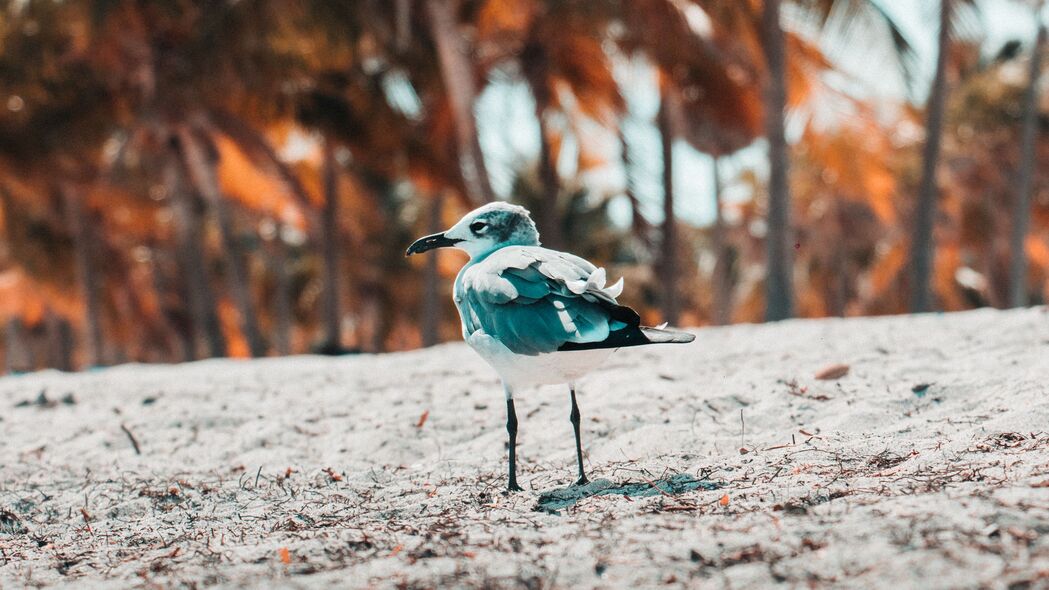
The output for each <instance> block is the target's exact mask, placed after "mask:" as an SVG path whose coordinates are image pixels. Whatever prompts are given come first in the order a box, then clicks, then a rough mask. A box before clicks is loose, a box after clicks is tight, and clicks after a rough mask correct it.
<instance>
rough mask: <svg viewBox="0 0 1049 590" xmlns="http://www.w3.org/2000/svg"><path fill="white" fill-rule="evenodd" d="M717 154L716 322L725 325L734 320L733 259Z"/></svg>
mask: <svg viewBox="0 0 1049 590" xmlns="http://www.w3.org/2000/svg"><path fill="white" fill-rule="evenodd" d="M719 160H720V158H718V157H717V156H715V157H713V158H711V172H712V176H713V180H712V182H711V184H712V185H713V192H714V231H713V234H714V235H713V241H714V256H715V262H714V277H713V289H714V323H715V324H716V325H719V326H724V325H726V324H729V323H731V321H732V261H731V259H730V257H731V250H730V249H729V246H728V236H726V228H725V215H724V213H725V212H724V204H723V203H722V202H721V188H722V187H721V170H720V168H721V167H720V166H719Z"/></svg>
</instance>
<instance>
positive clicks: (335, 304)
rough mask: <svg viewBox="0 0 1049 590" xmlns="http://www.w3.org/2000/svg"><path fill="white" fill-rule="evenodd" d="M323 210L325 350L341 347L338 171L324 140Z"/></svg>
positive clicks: (329, 147) (335, 350)
mask: <svg viewBox="0 0 1049 590" xmlns="http://www.w3.org/2000/svg"><path fill="white" fill-rule="evenodd" d="M323 149H324V161H323V164H322V168H323V171H322V174H323V177H324V211H323V212H322V215H321V225H322V230H323V231H322V234H323V236H324V237H323V239H322V242H321V243H322V247H321V248H322V254H323V258H324V301H323V304H322V309H323V313H322V314H321V316H322V324H323V326H324V340H323V342H322V344H321V346H320V350H321V351H322V352H324V353H325V354H339V353H340V352H341V351H342V337H341V336H342V313H341V312H340V311H339V302H340V300H339V243H340V242H339V176H338V174H339V172H338V162H336V160H335V148H334V146H332V144H331V142H330V141H326V142H324V148H323Z"/></svg>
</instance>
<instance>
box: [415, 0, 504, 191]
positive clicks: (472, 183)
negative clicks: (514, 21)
mask: <svg viewBox="0 0 1049 590" xmlns="http://www.w3.org/2000/svg"><path fill="white" fill-rule="evenodd" d="M458 8H459V2H458V0H426V9H427V14H428V15H429V17H430V18H429V24H430V35H431V36H432V38H433V43H434V45H435V46H436V48H437V58H438V60H439V61H440V64H441V76H442V78H443V80H444V87H445V92H446V93H447V96H448V99H449V102H450V103H451V106H452V115H453V116H454V118H455V135H456V139H457V146H458V155H459V166H460V169H461V171H462V177H463V184H464V185H465V186H466V190H467V194H468V195H469V197H470V200H471V201H472V202H473V203H474V204H476V205H480V204H481V203H487V202H489V201H491V200H492V199H493V198H494V193H493V192H492V186H491V183H490V181H489V178H488V170H487V168H486V166H485V163H484V154H483V153H482V152H481V144H480V140H479V138H478V137H477V123H476V121H475V120H474V113H473V107H474V100H475V98H476V96H477V89H476V83H475V82H474V71H473V67H472V64H471V63H470V59H469V57H468V56H467V54H466V50H465V48H464V46H463V37H462V34H461V33H460V32H459V21H458V18H457V12H458ZM402 26H403V25H402Z"/></svg>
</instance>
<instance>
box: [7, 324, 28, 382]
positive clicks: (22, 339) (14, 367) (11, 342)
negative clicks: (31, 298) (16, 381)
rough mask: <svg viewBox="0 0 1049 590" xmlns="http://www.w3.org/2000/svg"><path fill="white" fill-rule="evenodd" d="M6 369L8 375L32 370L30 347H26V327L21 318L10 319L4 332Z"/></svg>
mask: <svg viewBox="0 0 1049 590" xmlns="http://www.w3.org/2000/svg"><path fill="white" fill-rule="evenodd" d="M4 337H5V338H4V340H5V342H4V353H5V354H4V369H5V372H7V373H24V372H26V371H30V370H32V366H33V362H32V359H31V358H30V356H31V353H30V351H29V347H28V346H26V335H25V326H24V325H23V324H22V320H21V318H9V319H8V320H7V325H6V326H5V330H4Z"/></svg>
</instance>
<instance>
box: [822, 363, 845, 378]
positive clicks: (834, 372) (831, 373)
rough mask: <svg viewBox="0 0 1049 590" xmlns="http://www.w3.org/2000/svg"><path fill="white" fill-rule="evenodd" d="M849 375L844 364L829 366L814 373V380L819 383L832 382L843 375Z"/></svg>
mask: <svg viewBox="0 0 1049 590" xmlns="http://www.w3.org/2000/svg"><path fill="white" fill-rule="evenodd" d="M848 374H849V366H848V365H844V364H840V363H839V364H836V365H830V366H827V367H824V368H822V369H820V370H819V371H816V375H815V377H816V379H819V380H821V381H833V380H835V379H841V378H842V377H844V376H845V375H848Z"/></svg>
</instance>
